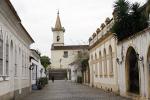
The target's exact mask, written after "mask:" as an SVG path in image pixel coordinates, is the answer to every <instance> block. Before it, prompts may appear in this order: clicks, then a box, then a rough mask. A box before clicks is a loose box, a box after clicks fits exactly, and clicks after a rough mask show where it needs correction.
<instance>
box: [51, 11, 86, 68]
mask: <svg viewBox="0 0 150 100" xmlns="http://www.w3.org/2000/svg"><path fill="white" fill-rule="evenodd" d="M52 31H53V44H52V47H51V63H52V65H51V68H52V69H68V67H69V64H70V63H72V62H73V61H75V60H76V59H77V55H78V53H79V51H81V50H83V49H87V48H88V45H64V32H65V29H64V27H62V25H61V21H60V17H59V12H58V15H57V19H56V24H55V27H54V28H52Z"/></svg>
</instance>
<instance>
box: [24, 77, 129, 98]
mask: <svg viewBox="0 0 150 100" xmlns="http://www.w3.org/2000/svg"><path fill="white" fill-rule="evenodd" d="M24 100H129V99H126V98H123V97H120V96H117V95H115V94H113V93H106V92H104V91H102V90H100V89H96V88H91V87H88V86H85V85H80V84H76V83H72V82H65V81H64V80H62V81H60V80H59V81H55V82H54V83H52V82H51V81H49V85H47V86H46V87H45V88H44V89H42V90H38V91H33V93H31V95H29V96H28V97H25V99H24Z"/></svg>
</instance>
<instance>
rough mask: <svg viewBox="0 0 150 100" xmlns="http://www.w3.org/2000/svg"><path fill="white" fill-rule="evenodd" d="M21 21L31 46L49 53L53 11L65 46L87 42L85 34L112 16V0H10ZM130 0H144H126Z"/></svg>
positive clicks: (43, 53) (87, 36)
mask: <svg viewBox="0 0 150 100" xmlns="http://www.w3.org/2000/svg"><path fill="white" fill-rule="evenodd" d="M10 1H11V2H12V4H13V6H14V8H15V9H16V11H17V13H18V15H19V17H20V18H21V21H22V24H23V25H24V27H25V28H26V30H27V31H28V32H29V34H30V35H31V36H32V38H33V39H34V40H35V43H34V44H32V45H31V48H34V49H37V50H39V51H40V52H41V54H42V55H46V56H49V57H50V55H51V44H52V43H53V32H52V31H51V28H52V27H54V26H55V22H56V17H57V11H58V10H59V13H60V19H61V24H62V26H63V27H64V28H65V30H66V31H65V36H64V38H65V44H66V45H84V44H88V39H89V37H90V36H91V35H92V34H93V33H94V32H95V31H96V29H97V28H99V27H100V25H101V23H103V22H104V21H105V19H106V17H109V18H112V11H113V5H114V2H115V0H10ZM129 1H130V2H131V3H133V2H139V3H141V5H142V4H143V3H145V2H146V0H129Z"/></svg>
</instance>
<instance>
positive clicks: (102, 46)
mask: <svg viewBox="0 0 150 100" xmlns="http://www.w3.org/2000/svg"><path fill="white" fill-rule="evenodd" d="M113 23H114V21H113V20H110V19H109V18H107V19H106V21H105V24H104V23H103V24H101V27H100V28H98V29H97V30H96V33H93V35H92V37H90V38H89V52H90V54H89V55H90V59H89V66H90V76H91V77H90V84H91V86H94V87H98V88H102V89H104V90H106V91H113V92H117V93H118V92H119V91H118V73H117V71H118V70H117V63H116V55H117V50H116V48H117V43H116V42H117V39H116V38H115V36H114V34H113V33H111V32H110V28H111V27H112V25H113Z"/></svg>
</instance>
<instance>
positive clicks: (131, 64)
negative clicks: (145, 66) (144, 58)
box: [126, 47, 140, 94]
mask: <svg viewBox="0 0 150 100" xmlns="http://www.w3.org/2000/svg"><path fill="white" fill-rule="evenodd" d="M126 77H127V81H126V82H127V91H128V92H130V93H135V94H139V93H140V84H139V68H138V59H137V53H136V51H135V50H134V48H133V47H129V48H128V51H127V55H126Z"/></svg>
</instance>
